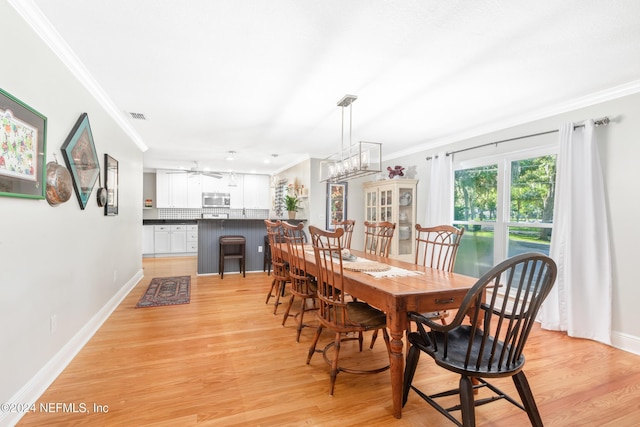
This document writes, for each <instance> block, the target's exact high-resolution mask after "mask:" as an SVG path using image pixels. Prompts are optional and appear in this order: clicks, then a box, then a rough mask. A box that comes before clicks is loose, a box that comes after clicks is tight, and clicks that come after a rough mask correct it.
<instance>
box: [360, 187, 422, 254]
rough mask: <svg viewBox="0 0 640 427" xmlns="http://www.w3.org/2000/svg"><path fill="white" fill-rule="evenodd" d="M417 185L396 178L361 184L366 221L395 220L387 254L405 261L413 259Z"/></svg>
mask: <svg viewBox="0 0 640 427" xmlns="http://www.w3.org/2000/svg"><path fill="white" fill-rule="evenodd" d="M417 184H418V180H415V179H398V178H396V179H389V180H383V181H372V182H365V183H364V200H365V202H364V203H365V206H364V217H365V220H366V221H390V222H393V223H395V224H396V230H395V233H394V234H393V240H392V241H391V249H390V251H389V256H391V257H392V258H396V259H400V260H403V261H408V262H414V259H415V224H416V186H417Z"/></svg>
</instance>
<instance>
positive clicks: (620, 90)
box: [385, 80, 640, 160]
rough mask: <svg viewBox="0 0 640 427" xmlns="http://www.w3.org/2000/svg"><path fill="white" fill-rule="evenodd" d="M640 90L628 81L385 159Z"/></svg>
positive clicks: (639, 81) (506, 127) (636, 84)
mask: <svg viewBox="0 0 640 427" xmlns="http://www.w3.org/2000/svg"><path fill="white" fill-rule="evenodd" d="M639 92H640V80H635V81H632V82H629V83H625V84H622V85H619V86H614V87H612V88H609V89H606V90H602V91H599V92H595V93H592V94H590V95H586V96H582V97H579V98H575V99H573V100H570V101H567V102H563V103H560V104H556V105H553V106H551V107H547V108H544V109H541V110H538V111H535V112H533V113H528V114H525V115H522V116H518V117H516V118H513V119H510V120H503V121H499V122H493V123H490V124H488V125H485V126H481V127H477V128H474V129H471V130H469V131H466V132H460V133H456V134H452V135H449V136H446V137H444V138H440V139H435V140H433V141H432V142H429V143H426V144H420V145H415V146H413V147H411V148H407V149H406V150H402V151H396V152H395V153H392V154H389V155H388V156H385V158H386V159H387V160H391V159H396V158H399V157H404V156H409V155H412V154H415V153H418V152H422V151H428V150H433V149H435V148H438V147H443V146H446V145H449V144H452V143H454V142H459V141H464V140H465V139H470V138H475V137H478V136H482V135H487V134H490V133H493V132H497V131H500V130H503V129H508V128H510V127H514V126H520V125H523V124H526V123H531V122H535V121H536V120H542V119H547V118H549V117H553V116H557V115H559V114H564V113H568V112H571V111H575V110H578V109H580V108H585V107H590V106H592V105H596V104H601V103H603V102H606V101H611V100H614V99H618V98H622V97H625V96H628V95H633V94H636V93H639Z"/></svg>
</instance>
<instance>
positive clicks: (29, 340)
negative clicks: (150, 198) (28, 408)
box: [0, 1, 142, 424]
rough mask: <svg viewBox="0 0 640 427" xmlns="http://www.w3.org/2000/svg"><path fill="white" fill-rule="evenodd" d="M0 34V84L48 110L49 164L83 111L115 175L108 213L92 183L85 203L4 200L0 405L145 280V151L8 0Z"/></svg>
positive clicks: (0, 220)
mask: <svg viewBox="0 0 640 427" xmlns="http://www.w3.org/2000/svg"><path fill="white" fill-rule="evenodd" d="M0 40H4V41H5V42H4V43H2V55H3V58H4V60H3V61H2V66H1V67H0V86H1V87H2V88H3V89H4V90H5V91H7V92H9V93H10V94H12V95H13V96H15V97H16V98H18V99H20V100H21V101H23V102H24V103H26V104H28V105H29V106H31V107H32V108H34V109H36V110H37V111H39V112H40V113H42V114H43V115H45V116H46V117H47V119H48V122H47V125H48V129H47V135H46V138H47V140H46V144H47V145H46V158H47V161H51V160H53V154H54V153H55V154H57V156H58V160H59V162H60V163H62V164H64V159H63V157H62V155H61V151H60V147H61V146H62V144H63V142H64V140H65V138H66V137H67V135H68V133H69V132H70V131H71V128H72V127H73V125H74V124H75V122H76V120H77V119H78V117H80V115H81V114H82V113H84V112H86V113H88V115H89V121H90V124H91V129H92V132H93V136H94V140H95V146H96V150H97V152H98V158H99V159H100V163H101V165H102V163H103V161H104V154H105V153H108V154H109V155H111V156H112V157H114V158H115V159H116V160H118V161H119V174H120V175H119V180H120V186H119V189H120V197H119V215H118V216H114V217H106V216H104V213H103V212H104V211H103V208H100V207H98V205H97V202H96V198H95V190H94V192H93V193H92V195H91V199H90V200H89V203H88V205H87V207H86V208H85V210H81V209H80V207H79V203H78V200H77V199H76V196H75V194H74V195H73V196H72V198H71V200H69V201H68V202H67V203H65V204H62V205H59V206H57V207H51V206H49V204H48V203H47V202H46V201H45V200H30V199H19V198H12V197H0V325H2V332H0V334H1V339H0V342H1V343H2V344H1V345H2V350H1V351H0V366H2V367H3V369H2V380H1V381H0V402H11V401H14V402H15V401H18V402H24V401H22V400H15V398H16V396H17V397H20V396H27V397H29V396H28V394H29V391H28V390H27V389H28V388H29V387H32V388H34V389H33V390H32V391H34V390H35V391H37V390H36V389H37V388H38V387H41V386H42V379H43V375H46V372H40V373H39V371H40V370H41V369H43V368H47V369H50V368H52V367H51V364H52V362H54V363H55V362H56V361H59V362H62V361H63V360H62V358H61V354H62V353H65V354H66V355H67V356H68V357H70V356H69V352H70V351H72V350H73V349H70V348H69V345H70V344H73V340H74V339H75V340H76V343H77V340H78V336H79V335H82V334H83V333H85V334H86V333H87V331H86V326H87V325H88V324H91V321H92V318H93V320H94V322H95V320H96V319H95V318H94V316H96V314H99V313H100V311H101V310H104V308H105V307H108V306H109V304H113V300H112V299H113V298H117V297H118V295H119V294H118V293H119V291H121V290H122V289H126V288H130V287H131V286H132V284H134V282H135V281H136V280H139V278H140V277H141V274H142V269H141V267H142V259H141V227H142V209H141V201H142V153H141V151H140V149H139V148H137V146H136V145H135V144H134V143H133V141H132V140H131V139H130V138H129V137H127V136H126V134H125V133H124V132H123V131H122V130H121V128H120V127H119V126H118V125H117V124H116V123H115V122H114V120H113V119H111V117H110V116H108V115H107V114H106V113H105V111H104V110H103V109H102V108H101V107H100V105H98V103H97V102H96V100H95V99H94V98H93V97H92V96H91V95H90V94H89V93H88V92H87V91H86V90H85V89H84V87H83V86H81V85H80V83H78V81H77V80H76V79H75V78H74V77H73V76H72V74H71V73H70V71H69V69H68V68H67V67H66V66H64V65H63V64H62V63H61V61H60V60H59V59H58V58H57V57H56V56H55V55H54V54H53V53H52V51H51V50H50V49H49V48H48V47H47V46H46V45H45V43H44V42H43V41H42V40H41V39H40V38H39V37H38V36H37V35H36V34H35V33H34V32H33V31H32V30H31V29H30V27H29V26H27V25H26V23H25V22H24V21H23V19H22V18H21V17H20V16H19V15H18V14H17V13H16V12H15V10H14V9H13V8H12V7H11V6H9V5H8V4H7V2H6V1H0ZM103 176H104V175H103ZM121 292H122V291H121ZM52 316H57V331H56V333H54V334H52V333H51V331H50V319H51V317H52ZM83 328H85V329H84V330H83ZM65 346H66V347H65ZM71 355H72V354H71ZM47 364H49V366H47ZM47 369H43V370H44V371H46V370H47ZM40 391H42V390H40ZM24 403H27V402H24ZM3 415H5V414H0V424H2V416H3Z"/></svg>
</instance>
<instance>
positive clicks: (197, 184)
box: [187, 173, 203, 209]
mask: <svg viewBox="0 0 640 427" xmlns="http://www.w3.org/2000/svg"><path fill="white" fill-rule="evenodd" d="M202 178H203V175H200V174H199V173H191V174H189V176H188V177H187V207H188V208H190V209H200V208H201V207H202Z"/></svg>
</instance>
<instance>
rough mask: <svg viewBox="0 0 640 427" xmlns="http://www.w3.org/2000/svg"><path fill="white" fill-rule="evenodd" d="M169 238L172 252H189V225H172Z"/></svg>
mask: <svg viewBox="0 0 640 427" xmlns="http://www.w3.org/2000/svg"><path fill="white" fill-rule="evenodd" d="M169 240H170V242H171V250H170V252H171V253H172V254H176V253H181V252H187V226H186V225H183V224H182V225H172V226H171V231H170V232H169Z"/></svg>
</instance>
